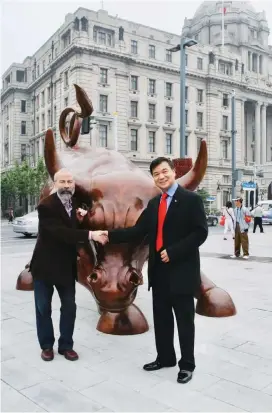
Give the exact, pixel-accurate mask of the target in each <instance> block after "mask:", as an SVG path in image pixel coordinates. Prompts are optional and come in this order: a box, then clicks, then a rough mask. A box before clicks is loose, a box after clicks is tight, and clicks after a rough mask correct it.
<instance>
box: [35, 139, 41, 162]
mask: <svg viewBox="0 0 272 413" xmlns="http://www.w3.org/2000/svg"><path fill="white" fill-rule="evenodd" d="M36 154H37V157H36V159H37V160H38V159H39V156H40V141H39V140H37V141H36Z"/></svg>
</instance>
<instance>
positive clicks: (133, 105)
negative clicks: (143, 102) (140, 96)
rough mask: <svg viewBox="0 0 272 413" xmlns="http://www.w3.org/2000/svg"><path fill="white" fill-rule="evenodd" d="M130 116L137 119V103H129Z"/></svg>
mask: <svg viewBox="0 0 272 413" xmlns="http://www.w3.org/2000/svg"><path fill="white" fill-rule="evenodd" d="M130 116H131V117H132V118H137V117H138V102H130Z"/></svg>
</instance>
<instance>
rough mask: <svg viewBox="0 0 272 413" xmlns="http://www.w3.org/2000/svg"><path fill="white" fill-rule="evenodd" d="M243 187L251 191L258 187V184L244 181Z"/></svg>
mask: <svg viewBox="0 0 272 413" xmlns="http://www.w3.org/2000/svg"><path fill="white" fill-rule="evenodd" d="M242 187H243V189H244V190H248V191H250V190H254V189H256V184H255V182H243V183H242Z"/></svg>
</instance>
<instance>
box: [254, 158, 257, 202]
mask: <svg viewBox="0 0 272 413" xmlns="http://www.w3.org/2000/svg"><path fill="white" fill-rule="evenodd" d="M256 166H257V165H256V163H255V162H254V166H253V168H254V172H253V173H254V175H253V182H254V184H256ZM253 192H254V194H253V208H255V206H256V188H254V190H253Z"/></svg>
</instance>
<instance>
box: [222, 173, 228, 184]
mask: <svg viewBox="0 0 272 413" xmlns="http://www.w3.org/2000/svg"><path fill="white" fill-rule="evenodd" d="M228 183H229V176H228V175H223V184H228Z"/></svg>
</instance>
